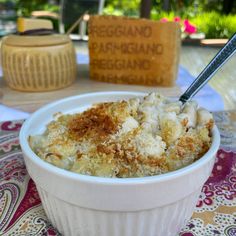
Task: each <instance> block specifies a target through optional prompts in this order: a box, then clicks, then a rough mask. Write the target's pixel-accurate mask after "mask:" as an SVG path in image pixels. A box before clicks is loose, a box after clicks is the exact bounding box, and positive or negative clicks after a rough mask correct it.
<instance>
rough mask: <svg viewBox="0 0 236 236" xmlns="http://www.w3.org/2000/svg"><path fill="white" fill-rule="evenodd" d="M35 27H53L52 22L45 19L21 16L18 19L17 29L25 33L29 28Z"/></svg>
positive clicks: (50, 28)
mask: <svg viewBox="0 0 236 236" xmlns="http://www.w3.org/2000/svg"><path fill="white" fill-rule="evenodd" d="M35 29H49V30H52V29H53V25H52V22H51V21H50V20H45V19H29V18H23V17H20V18H18V20H17V31H18V32H19V33H23V32H25V31H28V30H35Z"/></svg>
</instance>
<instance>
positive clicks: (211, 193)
mask: <svg viewBox="0 0 236 236" xmlns="http://www.w3.org/2000/svg"><path fill="white" fill-rule="evenodd" d="M214 117H215V120H216V122H217V126H218V127H219V128H220V132H221V138H222V142H221V148H220V150H219V151H218V153H217V157H216V161H215V165H214V169H213V171H212V174H211V176H210V178H209V179H208V180H207V182H206V183H205V185H204V186H203V188H202V192H201V194H200V196H199V200H198V203H197V205H196V208H195V211H194V213H193V216H192V218H191V220H190V221H189V222H188V224H187V225H186V226H185V228H184V229H182V231H181V232H180V233H179V236H217V235H220V236H222V235H225V236H236V111H234V112H233V111H232V112H218V113H214ZM22 123H23V121H14V122H11V121H9V122H4V123H0V235H4V236H10V235H27V236H30V235H43V236H47V235H48V236H53V235H55V236H56V235H60V233H59V232H58V231H57V230H56V229H55V228H54V227H53V226H52V225H51V223H50V221H49V220H48V219H47V216H46V215H45V212H44V210H43V207H42V204H41V201H40V198H39V195H38V192H37V189H36V187H35V184H34V182H33V181H32V179H30V177H29V175H28V173H27V170H26V168H25V164H24V160H23V156H22V153H21V149H20V146H19V139H18V135H19V130H20V128H21V125H22Z"/></svg>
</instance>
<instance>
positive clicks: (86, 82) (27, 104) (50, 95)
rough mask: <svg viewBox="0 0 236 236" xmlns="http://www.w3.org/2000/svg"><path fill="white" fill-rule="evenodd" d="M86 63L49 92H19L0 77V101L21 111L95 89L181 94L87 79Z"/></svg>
mask: <svg viewBox="0 0 236 236" xmlns="http://www.w3.org/2000/svg"><path fill="white" fill-rule="evenodd" d="M88 69H89V68H88V65H78V79H77V80H76V81H75V82H74V83H73V84H72V85H70V86H69V87H67V88H64V89H60V90H56V91H51V92H39V93H30V92H19V91H15V90H12V89H10V88H9V87H8V86H7V85H6V83H5V81H4V80H2V79H0V88H1V90H0V91H1V93H2V97H1V98H0V102H1V103H3V104H4V105H7V106H10V107H14V108H18V109H21V110H23V111H27V112H32V111H35V110H36V109H37V108H39V107H41V106H42V105H44V104H47V103H49V102H51V101H54V100H57V99H60V98H64V97H68V96H73V95H78V94H82V93H88V92H97V91H119V90H121V91H142V92H154V91H155V92H156V91H159V92H160V93H162V94H164V95H166V96H170V97H176V96H179V95H180V94H181V91H180V88H179V87H177V86H174V87H170V88H169V87H147V86H133V85H120V84H119V85H118V84H111V83H102V82H97V81H93V80H90V79H89V75H88Z"/></svg>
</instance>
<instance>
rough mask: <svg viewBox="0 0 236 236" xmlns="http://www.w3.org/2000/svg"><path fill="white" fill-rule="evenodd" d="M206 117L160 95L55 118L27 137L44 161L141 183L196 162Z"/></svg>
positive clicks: (206, 142)
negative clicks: (142, 179)
mask: <svg viewBox="0 0 236 236" xmlns="http://www.w3.org/2000/svg"><path fill="white" fill-rule="evenodd" d="M213 125H214V121H213V117H212V114H211V113H210V112H208V111H207V110H205V109H203V108H199V109H198V107H197V104H196V103H195V102H189V103H188V104H187V105H186V106H185V107H184V109H182V108H181V103H180V102H176V101H175V102H173V101H171V100H169V99H167V98H165V97H163V96H161V95H160V94H157V93H151V94H149V95H148V96H146V97H144V98H133V99H130V100H127V101H119V102H109V103H100V104H97V105H94V106H92V107H91V108H90V109H88V110H86V111H84V112H82V113H77V114H73V115H63V114H57V115H56V116H55V119H54V120H53V121H52V122H50V123H49V124H48V125H47V129H46V131H45V132H44V133H43V134H41V135H34V136H30V137H29V143H30V146H31V148H32V149H33V151H34V152H35V153H36V154H37V155H38V156H39V157H40V158H42V159H43V160H45V161H47V162H49V163H51V164H53V165H56V166H58V167H60V168H64V169H67V170H70V171H73V172H77V173H80V174H85V175H93V176H102V177H119V178H124V177H143V176H152V175H158V174H162V173H166V172H169V171H173V170H176V169H179V168H181V167H184V166H186V165H189V164H191V163H193V162H194V161H195V160H197V159H199V158H201V156H202V155H204V154H205V153H206V152H207V150H208V149H209V147H210V145H211V141H212V140H211V129H212V127H213Z"/></svg>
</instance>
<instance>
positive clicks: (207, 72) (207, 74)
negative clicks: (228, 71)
mask: <svg viewBox="0 0 236 236" xmlns="http://www.w3.org/2000/svg"><path fill="white" fill-rule="evenodd" d="M235 52H236V33H235V34H234V35H233V36H232V37H231V38H230V39H229V41H228V42H227V43H226V44H225V46H224V47H223V48H222V49H221V50H220V51H219V52H218V53H217V54H216V56H215V57H214V58H213V59H212V60H211V61H210V63H209V64H208V65H207V66H206V67H205V69H204V70H203V71H202V72H201V73H200V74H199V75H198V77H197V78H196V79H195V80H194V81H193V83H192V84H191V85H190V86H189V87H188V89H187V90H186V91H185V92H184V93H183V94H182V95H181V96H180V98H179V100H180V101H181V102H182V103H183V104H184V103H185V102H187V101H188V100H191V98H192V97H193V96H194V95H195V94H196V93H197V92H198V91H199V90H200V89H201V88H202V87H203V86H204V85H205V84H206V83H207V82H208V81H209V80H210V79H211V77H212V76H213V75H214V74H215V73H216V72H217V71H218V70H219V69H220V68H221V66H223V65H224V63H225V62H226V61H228V59H229V58H230V57H231V56H233V55H234V53H235Z"/></svg>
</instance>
